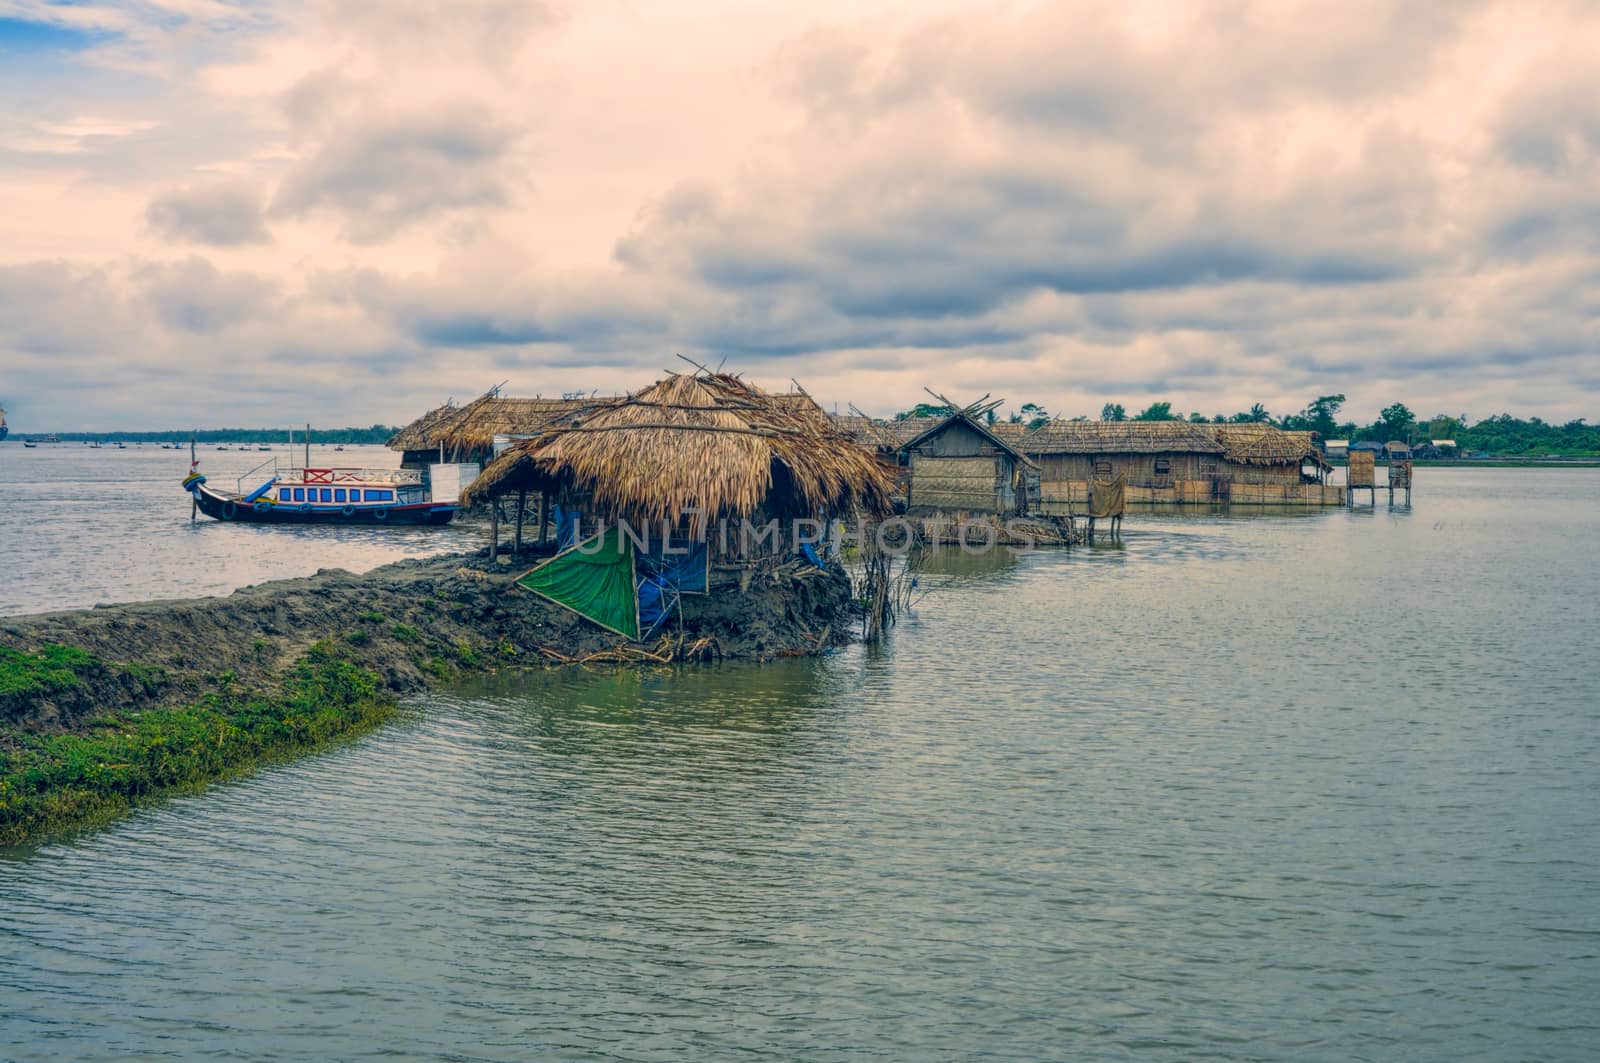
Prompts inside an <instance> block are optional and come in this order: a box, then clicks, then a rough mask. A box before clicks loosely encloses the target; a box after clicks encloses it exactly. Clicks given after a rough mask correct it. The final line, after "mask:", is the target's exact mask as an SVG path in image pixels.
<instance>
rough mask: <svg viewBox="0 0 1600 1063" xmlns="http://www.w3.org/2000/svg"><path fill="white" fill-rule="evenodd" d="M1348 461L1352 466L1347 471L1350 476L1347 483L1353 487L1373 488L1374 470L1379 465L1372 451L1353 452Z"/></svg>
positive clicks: (1346, 480)
mask: <svg viewBox="0 0 1600 1063" xmlns="http://www.w3.org/2000/svg"><path fill="white" fill-rule="evenodd" d="M1346 460H1348V461H1349V463H1350V464H1349V468H1348V469H1347V470H1346V471H1347V473H1348V476H1347V477H1346V478H1345V482H1346V483H1347V484H1349V485H1350V486H1351V487H1371V486H1372V485H1373V483H1374V482H1375V478H1374V472H1373V470H1374V469H1376V468H1377V464H1378V463H1377V461H1376V460H1374V458H1373V455H1372V451H1370V450H1352V451H1351V452H1350V455H1349V457H1348V459H1346Z"/></svg>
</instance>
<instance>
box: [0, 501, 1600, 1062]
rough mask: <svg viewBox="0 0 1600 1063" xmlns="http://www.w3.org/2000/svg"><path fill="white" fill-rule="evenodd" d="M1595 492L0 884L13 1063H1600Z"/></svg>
mask: <svg viewBox="0 0 1600 1063" xmlns="http://www.w3.org/2000/svg"><path fill="white" fill-rule="evenodd" d="M1597 487H1600V473H1581V472H1566V471H1563V472H1560V473H1555V474H1544V473H1539V474H1536V475H1533V476H1529V475H1528V474H1527V473H1522V472H1520V471H1518V472H1513V471H1508V470H1502V471H1497V472H1479V471H1477V470H1460V471H1457V470H1440V471H1438V472H1437V473H1436V474H1434V473H1430V475H1429V476H1428V477H1427V478H1426V479H1424V480H1422V481H1421V482H1420V483H1419V490H1418V498H1417V505H1416V508H1415V509H1414V510H1413V511H1412V512H1411V513H1409V514H1407V513H1403V512H1399V511H1397V512H1394V513H1389V512H1387V511H1385V510H1384V509H1383V507H1379V510H1378V512H1377V513H1376V514H1351V513H1347V512H1345V511H1342V510H1341V511H1334V512H1330V513H1324V514H1318V515H1316V516H1315V517H1311V518H1307V517H1304V516H1296V517H1293V518H1285V519H1272V518H1261V517H1249V518H1237V517H1234V516H1227V517H1221V518H1200V519H1194V518H1190V517H1187V516H1185V517H1163V516H1160V515H1149V516H1143V515H1141V516H1140V517H1139V519H1137V520H1135V519H1132V518H1130V523H1129V524H1128V525H1127V528H1126V530H1125V534H1124V536H1123V540H1122V543H1121V544H1120V546H1118V547H1115V548H1109V549H1107V548H1096V549H1093V550H1089V549H1075V550H1069V551H1059V550H1057V551H1042V550H1041V551H1037V552H1034V553H1030V554H1025V555H1021V556H1011V555H1001V556H999V557H996V558H987V559H971V558H969V557H968V556H967V555H963V554H962V553H961V552H960V551H959V550H953V551H951V550H947V551H942V552H941V553H940V554H939V555H937V556H936V558H935V559H934V562H933V564H932V565H931V566H930V568H929V570H928V572H927V584H928V586H929V593H928V594H927V595H926V596H925V597H924V598H923V599H922V600H921V601H920V603H919V605H918V606H917V607H916V609H915V610H914V611H913V613H912V615H910V616H909V617H907V618H906V620H905V622H904V623H902V624H901V625H900V626H899V627H897V628H896V629H895V631H894V634H893V638H892V640H891V642H890V644H889V646H888V647H886V648H885V649H882V650H878V651H873V652H864V651H862V650H860V649H854V650H851V651H848V652H845V653H842V654H840V655H838V656H836V657H833V658H827V659H821V660H816V661H784V662H780V663H778V664H775V665H770V666H766V667H755V666H742V665H724V666H721V667H716V668H704V669H687V670H683V671H674V670H670V669H661V670H651V671H638V672H635V671H585V670H567V671H559V672H549V673H540V674H536V675H531V676H498V677H491V678H489V679H486V680H482V681H476V682H473V683H470V684H465V685H462V686H460V687H457V688H455V689H452V690H450V691H448V692H444V693H440V694H437V695H434V696H431V697H429V698H427V699H425V700H424V701H422V702H421V703H419V704H417V705H415V706H414V708H413V711H412V712H411V713H410V714H409V715H408V717H407V719H406V720H405V721H404V722H403V723H402V724H400V725H398V726H395V727H392V728H389V729H387V730H385V731H383V732H381V733H378V734H375V735H372V736H369V737H368V738H366V739H364V740H363V741H361V742H359V743H357V744H355V745H352V746H349V747H345V748H342V749H338V750H335V751H333V752H330V753H328V754H326V755H323V756H320V757H316V758H312V759H309V760H305V761H301V762H298V763H294V764H290V765H285V766H282V767H280V768H276V769H273V770H271V771H268V772H265V773H263V774H261V775H258V776H255V777H253V778H250V779H246V780H242V781H240V782H238V783H235V784H231V785H228V786H225V787H220V788H217V789H214V790H212V791H210V792H208V793H206V794H203V795H200V796H197V797H192V798H184V799H180V800H175V801H173V802H170V803H168V804H165V805H162V806H159V807H154V808H150V809H147V810H144V811H142V812H141V813H140V814H138V815H137V816H135V817H133V818H132V819H131V820H129V821H127V822H125V823H123V824H120V825H118V826H117V827H115V828H113V829H111V830H108V831H104V832H101V833H97V834H92V835H88V836H85V837H82V838H79V839H76V840H74V841H71V842H67V843H59V844H54V845H50V846H46V847H44V848H41V849H38V850H35V851H27V852H16V853H12V854H10V856H9V858H7V859H0V897H3V899H4V905H3V907H0V1040H3V1042H4V1043H5V1044H6V1045H7V1048H6V1050H5V1052H4V1054H5V1055H6V1056H7V1057H8V1058H10V1057H15V1058H17V1059H22V1060H34V1059H39V1060H44V1059H62V1058H73V1059H106V1060H109V1059H122V1058H129V1057H149V1056H153V1055H157V1054H161V1053H166V1054H170V1055H173V1056H177V1057H184V1058H187V1057H193V1056H201V1055H209V1056H216V1057H219V1058H240V1059H256V1058H266V1057H272V1058H279V1059H326V1058H340V1059H342V1058H354V1057H358V1056H363V1055H372V1054H377V1053H379V1052H382V1053H385V1054H390V1055H394V1056H397V1057H399V1058H443V1059H463V1060H521V1059H530V1058H559V1059H594V1060H678V1059H696V1060H702V1059H703V1060H721V1059H772V1060H797V1059H804V1060H812V1059H815V1060H868V1059H873V1060H878V1059H919V1060H920V1059H1015V1060H1030V1061H1032V1060H1043V1059H1102V1058H1122V1059H1135V1058H1136V1059H1141V1060H1142V1059H1160V1060H1189V1059H1198V1058H1210V1059H1226V1060H1234V1059H1237V1060H1248V1059H1302V1058H1308V1059H1348V1058H1373V1059H1393V1058H1405V1059H1428V1060H1463V1059H1513V1058H1514V1059H1536V1060H1583V1059H1587V1058H1591V1057H1592V1048H1593V1044H1594V1042H1595V1024H1594V1022H1593V1019H1592V1017H1591V1015H1590V1012H1591V1011H1592V1002H1593V1001H1594V1000H1595V999H1596V998H1597V997H1600V959H1597V953H1596V947H1595V942H1596V941H1597V940H1600V938H1597V937H1596V934H1597V932H1600V928H1597V926H1596V924H1595V918H1596V909H1595V905H1594V889H1593V884H1594V882H1595V880H1596V876H1597V875H1600V798H1597V797H1596V794H1595V790H1594V788H1593V786H1592V777H1593V765H1594V763H1595V762H1596V759H1597V757H1600V715H1597V710H1596V706H1597V705H1600V678H1597V676H1596V672H1595V670H1594V668H1593V665H1592V660H1591V656H1592V655H1591V652H1590V647H1589V645H1588V643H1589V641H1591V639H1590V635H1589V633H1590V632H1592V631H1593V630H1594V628H1595V625H1596V622H1597V621H1600V604H1597V603H1600V547H1597V538H1596V537H1595V536H1594V535H1593V529H1594V526H1595V523H1596V520H1597V518H1600V490H1597V489H1596V488H1597Z"/></svg>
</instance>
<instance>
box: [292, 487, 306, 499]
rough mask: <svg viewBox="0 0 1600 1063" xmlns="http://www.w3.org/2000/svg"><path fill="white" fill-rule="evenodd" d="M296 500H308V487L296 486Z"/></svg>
mask: <svg viewBox="0 0 1600 1063" xmlns="http://www.w3.org/2000/svg"><path fill="white" fill-rule="evenodd" d="M294 500H295V501H296V502H304V501H305V500H306V489H305V488H304V487H296V488H295V489H294Z"/></svg>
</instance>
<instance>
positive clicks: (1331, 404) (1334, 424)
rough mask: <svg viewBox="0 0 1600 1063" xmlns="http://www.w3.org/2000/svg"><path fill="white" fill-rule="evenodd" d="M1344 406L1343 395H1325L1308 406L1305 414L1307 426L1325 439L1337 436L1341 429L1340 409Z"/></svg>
mask: <svg viewBox="0 0 1600 1063" xmlns="http://www.w3.org/2000/svg"><path fill="white" fill-rule="evenodd" d="M1343 408H1344V396H1343V395H1323V396H1321V397H1320V398H1317V399H1315V400H1314V401H1312V402H1311V403H1310V404H1308V405H1307V406H1306V411H1305V413H1304V414H1303V416H1304V418H1305V422H1306V424H1305V427H1306V428H1309V429H1310V430H1311V431H1313V432H1315V433H1317V435H1319V436H1321V437H1322V438H1323V439H1333V438H1336V437H1337V433H1338V431H1339V411H1340V410H1341V409H1343Z"/></svg>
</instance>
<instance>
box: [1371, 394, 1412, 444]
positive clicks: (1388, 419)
mask: <svg viewBox="0 0 1600 1063" xmlns="http://www.w3.org/2000/svg"><path fill="white" fill-rule="evenodd" d="M1416 423H1417V417H1416V414H1414V413H1412V412H1411V411H1410V410H1409V409H1407V408H1406V405H1405V403H1403V402H1397V403H1395V404H1394V405H1392V406H1388V407H1386V408H1385V409H1384V411H1383V412H1382V413H1380V414H1379V415H1378V420H1377V422H1376V423H1375V424H1374V425H1373V427H1375V428H1378V429H1380V430H1381V431H1382V432H1383V433H1384V434H1385V441H1386V442H1387V441H1388V440H1390V439H1399V440H1402V441H1409V440H1410V439H1411V430H1412V428H1414V427H1415V426H1416Z"/></svg>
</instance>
